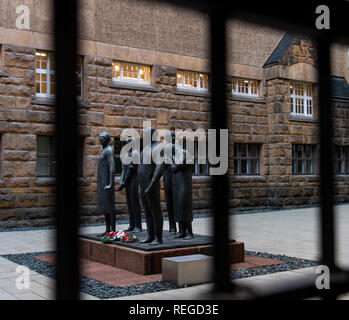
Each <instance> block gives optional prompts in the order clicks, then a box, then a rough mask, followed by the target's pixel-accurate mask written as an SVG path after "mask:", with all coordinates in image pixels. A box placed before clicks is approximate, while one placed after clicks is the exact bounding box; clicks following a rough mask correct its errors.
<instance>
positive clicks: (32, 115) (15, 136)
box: [0, 45, 54, 227]
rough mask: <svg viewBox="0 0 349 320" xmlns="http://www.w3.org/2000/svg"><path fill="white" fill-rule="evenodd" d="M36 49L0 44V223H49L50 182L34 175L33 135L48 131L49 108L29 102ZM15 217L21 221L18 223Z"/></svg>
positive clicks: (33, 88)
mask: <svg viewBox="0 0 349 320" xmlns="http://www.w3.org/2000/svg"><path fill="white" fill-rule="evenodd" d="M34 67H35V49H32V48H24V47H14V46H8V45H4V46H3V70H2V71H4V72H5V73H4V74H2V75H1V77H0V134H1V140H2V144H1V145H2V159H1V177H0V226H1V227H2V226H9V227H12V226H18V225H21V226H33V225H34V226H35V225H41V224H48V223H51V222H52V210H51V209H50V207H52V205H53V203H54V196H53V188H52V181H50V179H49V180H48V181H45V179H38V178H37V177H36V135H38V134H43V135H45V134H52V131H53V126H52V121H53V110H52V107H51V108H49V107H44V106H39V105H35V104H32V103H31V101H32V97H33V95H34V93H35V91H34V90H35V87H34V86H35V71H34ZM18 221H20V222H18Z"/></svg>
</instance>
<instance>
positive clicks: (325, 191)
mask: <svg viewBox="0 0 349 320" xmlns="http://www.w3.org/2000/svg"><path fill="white" fill-rule="evenodd" d="M317 43H318V66H319V119H320V126H319V129H320V130H319V131H320V132H319V136H320V205H321V263H322V264H324V265H327V266H328V267H329V268H335V256H334V254H335V239H334V212H333V162H332V153H333V150H332V136H333V128H332V103H331V84H330V77H331V71H330V51H329V48H330V42H329V40H328V39H327V38H325V37H323V38H319V39H317Z"/></svg>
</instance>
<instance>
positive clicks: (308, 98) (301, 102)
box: [290, 82, 314, 117]
mask: <svg viewBox="0 0 349 320" xmlns="http://www.w3.org/2000/svg"><path fill="white" fill-rule="evenodd" d="M290 92H291V106H292V111H291V114H293V115H298V116H300V115H301V116H305V117H312V116H313V112H314V110H313V90H312V85H311V84H308V83H302V82H294V83H292V84H291V85H290Z"/></svg>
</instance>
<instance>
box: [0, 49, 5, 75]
mask: <svg viewBox="0 0 349 320" xmlns="http://www.w3.org/2000/svg"><path fill="white" fill-rule="evenodd" d="M2 55H3V47H2V44H0V70H2V69H3V67H4V66H3V56H2Z"/></svg>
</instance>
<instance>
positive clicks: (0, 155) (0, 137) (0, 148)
mask: <svg viewBox="0 0 349 320" xmlns="http://www.w3.org/2000/svg"><path fill="white" fill-rule="evenodd" d="M1 169H2V135H1V134H0V178H1V173H2V170H1Z"/></svg>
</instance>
